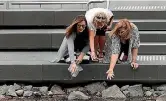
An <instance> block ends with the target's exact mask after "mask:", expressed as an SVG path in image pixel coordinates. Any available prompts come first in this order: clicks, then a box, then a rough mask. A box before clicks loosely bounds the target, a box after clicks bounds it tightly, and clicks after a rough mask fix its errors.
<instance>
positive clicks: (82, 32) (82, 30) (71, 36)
mask: <svg viewBox="0 0 166 101" xmlns="http://www.w3.org/2000/svg"><path fill="white" fill-rule="evenodd" d="M76 51H77V52H78V51H79V52H81V53H80V55H79V56H78V57H77V58H75V54H74V52H76ZM88 51H89V34H88V28H87V22H86V19H85V17H84V16H83V15H79V16H77V17H76V18H75V19H74V21H73V22H72V24H71V25H70V26H69V27H68V28H67V29H66V35H65V37H64V39H63V42H62V44H61V46H60V49H59V50H58V54H57V56H56V60H54V61H52V62H59V61H60V60H61V59H62V58H64V57H65V56H67V55H69V58H70V63H71V65H70V66H71V67H72V71H73V72H74V71H75V68H76V62H77V63H80V62H81V61H82V59H83V57H84V55H85V54H86V53H87V52H88Z"/></svg>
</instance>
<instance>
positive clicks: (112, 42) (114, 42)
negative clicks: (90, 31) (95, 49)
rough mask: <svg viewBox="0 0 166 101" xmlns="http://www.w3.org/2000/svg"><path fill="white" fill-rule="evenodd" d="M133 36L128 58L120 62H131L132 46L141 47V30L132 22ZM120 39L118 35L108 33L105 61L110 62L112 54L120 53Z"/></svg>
mask: <svg viewBox="0 0 166 101" xmlns="http://www.w3.org/2000/svg"><path fill="white" fill-rule="evenodd" d="M132 25H133V27H132V32H131V33H132V36H131V38H130V40H129V52H128V59H127V61H125V62H120V61H118V63H119V62H120V63H130V62H131V60H132V53H131V49H132V48H139V46H140V36H139V31H138V28H137V26H136V25H134V24H132ZM120 47H121V44H120V39H119V37H117V36H116V35H112V36H109V34H106V43H105V56H104V59H103V63H110V56H111V55H112V54H119V53H120Z"/></svg>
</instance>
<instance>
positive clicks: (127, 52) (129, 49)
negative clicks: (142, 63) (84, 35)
mask: <svg viewBox="0 0 166 101" xmlns="http://www.w3.org/2000/svg"><path fill="white" fill-rule="evenodd" d="M139 44H140V37H139V31H138V28H137V26H136V25H135V24H133V23H131V22H129V20H127V19H121V20H120V21H119V22H118V23H117V24H116V25H115V27H114V29H113V30H112V31H111V32H110V33H109V34H108V35H107V38H106V45H105V56H104V60H103V62H104V63H110V66H109V70H108V71H107V72H106V73H107V79H111V78H113V76H114V73H113V70H114V67H115V64H116V63H117V62H118V63H123V64H124V63H131V66H132V67H133V69H136V68H137V67H138V64H137V62H136V59H137V54H138V48H139V46H140V45H139Z"/></svg>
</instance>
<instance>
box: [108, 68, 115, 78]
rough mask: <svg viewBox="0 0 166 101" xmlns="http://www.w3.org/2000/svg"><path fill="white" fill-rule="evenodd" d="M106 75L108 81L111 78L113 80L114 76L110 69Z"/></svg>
mask: <svg viewBox="0 0 166 101" xmlns="http://www.w3.org/2000/svg"><path fill="white" fill-rule="evenodd" d="M106 74H107V79H108V80H111V78H114V76H115V75H114V72H113V70H112V69H109V70H108V71H107V72H106Z"/></svg>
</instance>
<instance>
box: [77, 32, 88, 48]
mask: <svg viewBox="0 0 166 101" xmlns="http://www.w3.org/2000/svg"><path fill="white" fill-rule="evenodd" d="M88 44H89V35H88V33H85V32H82V33H77V34H76V38H75V40H74V48H75V49H74V50H75V51H82V49H83V48H84V47H85V46H86V45H88Z"/></svg>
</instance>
